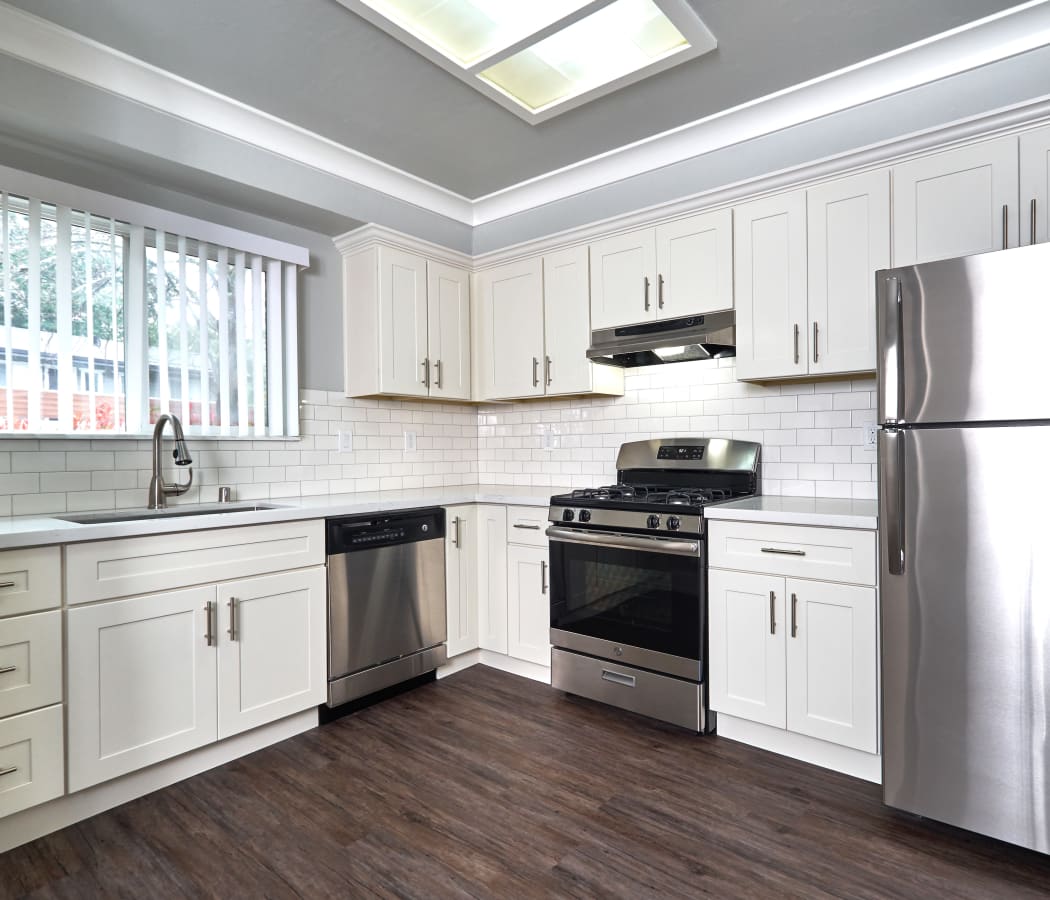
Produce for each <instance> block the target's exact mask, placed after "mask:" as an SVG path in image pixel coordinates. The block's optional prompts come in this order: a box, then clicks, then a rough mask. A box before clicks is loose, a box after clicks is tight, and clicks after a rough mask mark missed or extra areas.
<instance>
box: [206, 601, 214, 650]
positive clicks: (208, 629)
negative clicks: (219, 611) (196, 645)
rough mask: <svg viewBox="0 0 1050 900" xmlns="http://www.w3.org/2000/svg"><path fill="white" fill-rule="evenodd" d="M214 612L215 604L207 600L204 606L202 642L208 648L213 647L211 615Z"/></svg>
mask: <svg viewBox="0 0 1050 900" xmlns="http://www.w3.org/2000/svg"><path fill="white" fill-rule="evenodd" d="M214 610H215V603H214V601H212V600H209V601H208V602H207V603H205V604H204V628H205V631H204V640H205V642H206V643H207V644H208V646H209V647H214V646H215V628H214V624H213V622H212V614H213V612H214Z"/></svg>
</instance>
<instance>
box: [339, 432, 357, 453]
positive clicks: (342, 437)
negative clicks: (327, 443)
mask: <svg viewBox="0 0 1050 900" xmlns="http://www.w3.org/2000/svg"><path fill="white" fill-rule="evenodd" d="M336 440H337V442H338V449H339V452H340V453H353V452H354V433H353V432H352V431H339V432H336Z"/></svg>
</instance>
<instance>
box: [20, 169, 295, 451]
mask: <svg viewBox="0 0 1050 900" xmlns="http://www.w3.org/2000/svg"><path fill="white" fill-rule="evenodd" d="M99 196H101V195H99ZM52 199H54V198H52ZM107 205H112V204H107ZM128 206H131V207H134V210H135V211H136V212H146V214H147V215H146V216H144V218H146V217H147V216H148V211H149V207H141V206H139V205H137V204H128ZM158 212H160V213H161V214H159V215H158V216H157V217H156V218H157V219H164V220H167V221H163V222H162V221H140V222H135V221H130V220H128V219H125V218H121V217H118V216H116V215H115V214H114V213H113V211H112V210H107V211H106V213H108V214H103V213H100V212H91V211H88V210H84V209H77V208H75V207H74V206H71V205H62V204H61V203H58V202H48V201H46V200H43V199H39V198H36V197H32V196H23V195H21V194H19V193H16V192H8V191H2V190H0V297H2V301H3V302H2V306H0V316H2V320H0V434H2V433H11V432H32V433H36V434H48V433H51V434H74V433H81V432H88V433H96V434H110V433H118V434H141V433H144V432H147V431H148V430H149V429H150V428H151V426H152V424H153V423H155V422H156V420H157V418H158V417H159V416H160V415H161V414H162V413H165V412H168V413H173V414H174V415H176V416H178V417H179V419H181V421H182V423H183V426H184V427H185V429H186V430H187V431H188V432H192V433H196V434H214V435H217V436H223V435H230V436H238V435H243V436H270V435H272V436H287V435H296V434H298V413H297V409H298V396H297V395H298V378H297V365H298V359H297V350H296V344H297V336H296V318H297V282H298V268H299V266H300V265H302V264H304V263H305V260H306V251H305V250H302V249H301V248H295V247H290V246H288V245H282V244H279V243H278V242H274V241H268V240H266V239H265V238H260V239H259V240H258V241H254V240H252V237H253V236H251V235H244V234H243V233H241V232H236V231H233V230H232V229H226V228H221V227H219V226H215V227H214V228H212V229H209V228H208V227H207V223H202V226H203V227H201V228H199V229H198V231H197V232H196V233H178V232H177V231H175V230H174V229H171V227H170V223H171V222H172V221H174V222H175V223H176V224H192V223H193V222H194V221H195V220H186V219H184V218H183V217H179V216H174V215H163V214H162V211H158ZM180 230H188V229H180ZM209 230H211V231H213V232H214V234H212V235H207V234H202V233H199V232H206V231H209ZM219 237H221V238H229V237H236V238H238V240H237V242H236V243H234V242H230V241H228V240H217V239H216V238H219ZM209 238H210V239H209ZM253 244H254V245H256V246H252V245H253ZM284 248H287V250H288V251H290V252H287V253H281V252H279V251H281V250H282V249H284ZM274 250H276V251H278V252H277V253H274V252H273V251H274ZM262 251H269V252H262Z"/></svg>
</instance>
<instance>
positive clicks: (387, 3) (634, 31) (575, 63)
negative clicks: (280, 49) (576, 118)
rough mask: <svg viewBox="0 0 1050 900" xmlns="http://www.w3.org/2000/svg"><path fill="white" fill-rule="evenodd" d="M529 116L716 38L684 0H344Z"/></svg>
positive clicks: (609, 88)
mask: <svg viewBox="0 0 1050 900" xmlns="http://www.w3.org/2000/svg"><path fill="white" fill-rule="evenodd" d="M338 2H339V3H341V4H342V5H343V6H345V7H346V8H347V9H349V10H351V11H352V12H354V13H356V14H357V15H359V16H361V17H362V18H364V19H367V20H368V21H369V22H371V23H372V24H373V25H375V26H377V27H378V28H381V29H382V30H383V31H385V32H386V33H387V34H389V35H391V36H392V37H395V38H397V39H398V40H399V41H401V42H402V43H404V44H406V45H407V46H409V47H411V48H412V49H413V50H415V51H416V52H417V53H419V54H420V55H422V56H424V57H426V58H427V59H429V60H430V61H431V62H433V63H435V64H437V65H439V66H441V68H443V69H444V70H445V71H446V72H449V73H451V74H452V75H455V76H456V77H457V78H459V79H460V80H461V81H463V82H465V83H466V84H469V85H470V86H471V87H473V88H474V89H475V90H478V91H480V92H481V93H482V94H484V95H485V96H486V97H488V98H489V99H490V100H493V101H495V102H496V103H498V104H500V106H503V107H504V108H505V109H508V110H510V111H511V112H513V113H514V114H515V115H517V116H519V117H520V118H522V119H524V120H525V121H526V122H528V123H530V124H536V123H538V122H543V121H545V120H547V119H549V118H551V117H553V116H557V115H559V114H561V113H564V112H568V111H569V110H570V109H575V108H576V107H578V106H581V105H583V104H585V103H588V102H590V101H591V100H595V99H597V98H598V97H602V96H604V95H605V94H610V93H612V92H613V91H616V90H619V89H620V88H623V87H626V86H627V85H629V84H634V83H635V82H637V81H641V80H642V79H644V78H648V77H649V76H651V75H655V74H656V73H657V72H663V71H665V70H667V69H669V68H672V67H674V66H677V65H680V64H681V63H684V62H687V61H688V60H691V59H696V58H697V57H698V56H702V55H703V54H705V53H708V52H710V51H711V50H713V49H715V47H716V46H717V41H716V40H715V37H714V35H713V34H712V33H711V31H710V30H709V29H708V28H707V26H706V25H705V24H704V23H703V21H702V20H701V19H700V17H699V15H697V13H696V11H695V10H694V9H693V8H692V7H691V6H690V5H689V3H687V2H686V0H529V2H513V3H508V2H506V0H338Z"/></svg>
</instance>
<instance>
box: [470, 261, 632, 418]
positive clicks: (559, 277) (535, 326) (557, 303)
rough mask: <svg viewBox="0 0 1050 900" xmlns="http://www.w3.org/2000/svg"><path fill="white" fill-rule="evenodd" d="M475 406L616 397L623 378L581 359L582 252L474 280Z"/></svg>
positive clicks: (586, 324)
mask: <svg viewBox="0 0 1050 900" xmlns="http://www.w3.org/2000/svg"><path fill="white" fill-rule="evenodd" d="M476 295H477V323H478V327H477V329H476V332H477V341H476V345H475V359H476V360H477V366H476V371H477V385H476V391H475V395H476V397H477V399H479V400H520V399H527V398H530V397H551V396H567V395H580V394H605V395H613V396H619V395H622V394H623V389H624V388H623V385H624V381H623V371H622V370H620V369H616V368H612V367H609V366H603V365H597V364H595V363H592V362H591V361H590V360H588V359H587V348H588V347H589V346H590V340H591V326H590V314H589V303H590V279H589V276H588V263H587V248H586V247H570V248H568V249H566V250H561V251H558V252H556V253H550V254H547V255H546V256H542V257H539V256H537V257H533V258H531V259H525V260H522V261H520V262H514V263H509V264H507V265H504V266H498V267H496V268H493V269H486V270H484V271H482V272H479V273H478V274H477V276H476Z"/></svg>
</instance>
